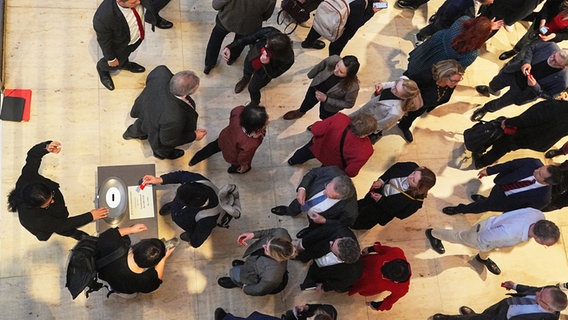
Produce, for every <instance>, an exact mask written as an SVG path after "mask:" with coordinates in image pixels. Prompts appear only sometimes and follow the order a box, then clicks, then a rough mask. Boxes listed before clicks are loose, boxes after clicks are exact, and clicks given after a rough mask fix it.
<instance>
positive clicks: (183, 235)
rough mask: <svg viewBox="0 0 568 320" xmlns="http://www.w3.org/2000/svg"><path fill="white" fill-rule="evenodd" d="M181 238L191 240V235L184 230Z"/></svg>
mask: <svg viewBox="0 0 568 320" xmlns="http://www.w3.org/2000/svg"><path fill="white" fill-rule="evenodd" d="M179 238H180V239H181V240H183V241H185V242H191V235H190V234H189V233H187V232H182V233H181V234H180V235H179Z"/></svg>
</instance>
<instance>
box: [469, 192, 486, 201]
mask: <svg viewBox="0 0 568 320" xmlns="http://www.w3.org/2000/svg"><path fill="white" fill-rule="evenodd" d="M470 198H471V201H473V202H477V201H479V200H485V199H487V197H486V196H482V195H480V194H477V193H476V194H472V195H471V196H470Z"/></svg>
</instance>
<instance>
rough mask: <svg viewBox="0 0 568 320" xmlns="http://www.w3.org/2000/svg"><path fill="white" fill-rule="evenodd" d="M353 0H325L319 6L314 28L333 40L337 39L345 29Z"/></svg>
mask: <svg viewBox="0 0 568 320" xmlns="http://www.w3.org/2000/svg"><path fill="white" fill-rule="evenodd" d="M352 1H353V0H324V1H323V2H322V3H320V5H319V6H318V8H317V11H316V14H315V16H314V23H313V25H312V28H314V30H315V31H317V33H319V34H320V35H321V36H322V37H324V38H326V39H327V40H329V41H331V42H333V41H335V40H337V39H338V38H339V37H341V35H342V34H343V31H344V30H345V24H346V23H347V18H348V17H349V13H350V12H351V11H350V9H349V3H351V2H352Z"/></svg>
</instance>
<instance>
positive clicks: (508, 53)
mask: <svg viewBox="0 0 568 320" xmlns="http://www.w3.org/2000/svg"><path fill="white" fill-rule="evenodd" d="M517 53H518V52H517V51H515V50H509V51H505V52H503V53H501V54H500V55H499V60H507V59H509V58H511V57H512V56H515V55H516V54H517Z"/></svg>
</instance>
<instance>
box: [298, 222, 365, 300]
mask: <svg viewBox="0 0 568 320" xmlns="http://www.w3.org/2000/svg"><path fill="white" fill-rule="evenodd" d="M296 249H297V252H299V253H298V255H297V257H296V259H298V260H300V261H302V262H308V261H310V260H314V261H313V263H312V265H311V266H310V269H309V270H308V274H307V275H306V278H305V279H304V282H303V283H302V284H301V285H300V288H301V289H302V290H306V289H310V288H315V289H316V290H317V291H319V292H322V291H332V290H333V291H336V292H346V291H348V290H349V288H350V287H351V286H352V285H353V284H354V283H355V282H356V281H357V280H359V278H360V277H361V274H362V273H363V265H362V264H361V262H360V260H359V257H360V255H361V249H360V247H359V243H358V242H357V238H356V237H355V234H354V233H353V231H351V230H350V229H349V228H347V227H346V226H344V225H342V224H341V223H339V222H337V221H330V222H328V223H326V224H325V225H323V226H321V227H319V228H316V229H312V230H310V231H308V232H306V234H305V235H304V237H303V238H302V239H301V240H300V241H299V242H298V244H297V246H296Z"/></svg>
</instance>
